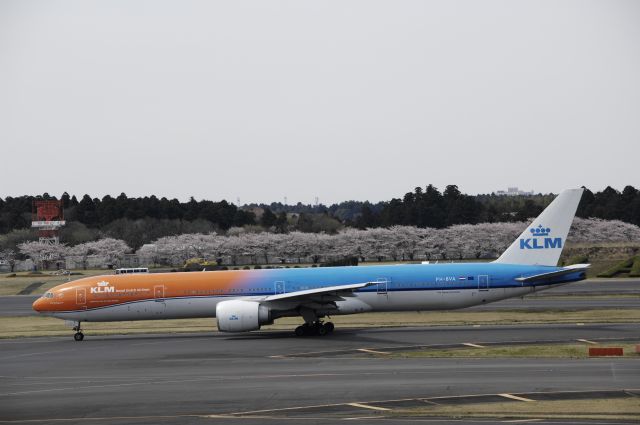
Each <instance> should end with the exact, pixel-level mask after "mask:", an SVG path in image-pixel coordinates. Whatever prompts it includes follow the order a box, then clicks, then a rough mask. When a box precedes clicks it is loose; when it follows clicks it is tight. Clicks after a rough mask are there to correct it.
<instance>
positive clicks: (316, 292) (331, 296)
mask: <svg viewBox="0 0 640 425" xmlns="http://www.w3.org/2000/svg"><path fill="white" fill-rule="evenodd" d="M379 283H380V282H363V283H353V284H350V285H339V286H327V287H324V288H314V289H305V290H303V291H295V292H288V293H286V294H277V295H269V296H267V297H265V298H263V299H262V300H261V301H262V302H270V301H300V302H305V301H318V300H319V299H322V301H325V302H326V301H339V300H341V299H342V297H349V296H352V295H353V291H355V290H356V289H361V288H366V287H367V286H372V285H377V284H379Z"/></svg>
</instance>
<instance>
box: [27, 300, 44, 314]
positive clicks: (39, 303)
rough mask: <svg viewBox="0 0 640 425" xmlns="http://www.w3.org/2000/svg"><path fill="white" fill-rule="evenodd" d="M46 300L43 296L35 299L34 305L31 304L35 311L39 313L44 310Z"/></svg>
mask: <svg viewBox="0 0 640 425" xmlns="http://www.w3.org/2000/svg"><path fill="white" fill-rule="evenodd" d="M45 304H46V303H45V301H44V300H43V299H42V298H38V299H37V300H35V301H34V302H33V305H32V306H31V307H32V308H33V309H34V310H35V311H37V312H38V313H40V312H41V311H44V309H45Z"/></svg>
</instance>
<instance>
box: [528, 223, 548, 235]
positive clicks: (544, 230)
mask: <svg viewBox="0 0 640 425" xmlns="http://www.w3.org/2000/svg"><path fill="white" fill-rule="evenodd" d="M529 231H530V232H531V235H532V236H536V237H538V236H549V233H551V229H550V228H548V227H543V226H542V224H541V225H539V226H538V227H532V228H531V229H529Z"/></svg>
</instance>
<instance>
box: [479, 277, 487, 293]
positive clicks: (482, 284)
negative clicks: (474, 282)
mask: <svg viewBox="0 0 640 425" xmlns="http://www.w3.org/2000/svg"><path fill="white" fill-rule="evenodd" d="M478 289H480V290H488V289H489V276H488V275H486V274H484V275H480V276H478Z"/></svg>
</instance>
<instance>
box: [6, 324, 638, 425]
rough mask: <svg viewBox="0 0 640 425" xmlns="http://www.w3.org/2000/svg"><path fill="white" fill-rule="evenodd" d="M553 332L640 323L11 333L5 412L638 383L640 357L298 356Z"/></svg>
mask: <svg viewBox="0 0 640 425" xmlns="http://www.w3.org/2000/svg"><path fill="white" fill-rule="evenodd" d="M549 338H553V339H556V340H566V341H576V340H579V339H584V340H587V341H589V340H593V339H598V338H600V339H611V340H615V339H624V340H633V339H635V338H637V339H638V340H640V328H639V327H638V325H637V324H588V325H583V326H579V325H527V326H482V327H469V326H465V327H437V328H429V327H414V328H395V329H394V328H380V329H345V330H342V329H337V330H336V332H335V333H333V334H331V335H329V336H327V337H323V338H320V337H315V338H313V337H308V338H296V337H294V336H292V333H291V332H289V331H287V332H280V331H268V332H258V333H253V334H242V335H228V334H218V333H210V334H208V333H199V334H187V335H184V334H182V335H175V334H173V335H144V336H112V337H96V336H91V335H87V337H86V339H85V340H84V341H83V342H80V343H78V342H75V341H73V340H72V338H71V333H70V334H69V337H64V338H62V337H56V338H28V339H15V340H2V341H0V420H5V421H9V420H11V421H26V420H37V421H38V422H31V423H49V422H53V421H54V420H60V421H56V423H86V422H85V421H86V420H87V419H98V418H104V419H103V420H100V421H96V422H90V423H123V424H124V423H135V424H138V423H149V424H151V423H154V424H157V423H162V424H165V423H171V424H184V423H198V424H200V423H222V424H226V423H229V424H231V423H236V424H237V423H240V424H246V423H251V424H263V423H282V421H283V419H282V418H283V417H290V418H291V419H292V421H290V422H292V423H303V422H304V423H318V424H320V423H322V424H326V423H330V422H332V421H337V420H338V419H337V418H338V417H341V418H344V415H347V417H349V418H365V419H360V421H361V422H362V421H364V422H365V423H367V422H368V421H370V420H371V416H372V415H375V414H376V413H379V412H376V411H373V410H371V409H370V408H368V407H366V406H367V403H370V402H374V401H383V400H397V399H405V398H407V399H408V398H412V399H413V398H417V397H425V398H428V397H447V396H460V395H468V394H513V393H516V394H518V393H531V392H541V393H548V392H554V391H575V390H580V391H584V390H621V389H632V388H638V382H640V360H638V359H635V358H596V359H426V358H425V359H394V358H384V357H377V356H367V355H366V354H364V355H363V356H355V355H353V356H341V357H339V358H336V357H334V356H331V355H328V356H327V355H324V354H319V355H317V356H303V357H295V356H292V357H287V356H289V355H295V354H297V353H309V352H321V353H322V352H326V351H327V350H359V349H366V350H376V349H377V348H378V349H380V348H382V347H393V346H402V345H421V344H422V345H424V344H463V343H480V342H504V343H509V342H517V341H521V342H522V341H535V340H548V339H549ZM639 342H640V341H639ZM587 344H588V343H587V342H585V345H587ZM334 403H337V404H341V405H342V406H347V407H348V408H346V410H345V408H341V409H342V410H340V409H338V410H340V412H338V413H336V407H335V406H328V405H331V404H334ZM345 403H356V405H344V404H345ZM362 405H364V406H365V407H362ZM303 406H316V407H315V408H313V409H311V410H310V411H309V412H310V413H309V414H308V415H306V416H305V415H304V414H300V413H299V414H298V417H296V418H295V419H293V417H294V416H296V413H295V412H296V409H293V410H291V408H295V407H303ZM265 409H266V410H269V412H266V413H262V414H261V415H260V416H255V415H253V416H251V415H249V416H247V415H238V414H239V413H242V412H248V411H256V410H265ZM273 409H288V410H275V411H273ZM232 414H236V416H230V415H232ZM336 415H338V416H336ZM339 415H343V416H339ZM366 418H369V419H366ZM62 419H66V420H62ZM382 422H384V423H404V420H403V419H402V418H389V419H384V420H382ZM428 422H430V423H434V422H435V423H438V422H439V421H438V420H435V421H434V420H428ZM442 422H443V423H444V422H445V421H442ZM446 422H447V423H450V421H448V420H447V421H446ZM456 422H457V423H479V422H490V423H491V422H495V421H487V420H484V421H483V420H461V421H456ZM613 422H614V423H615V421H613ZM537 423H558V422H557V421H556V422H553V421H540V422H537ZM599 423H603V422H602V421H600V422H599Z"/></svg>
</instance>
